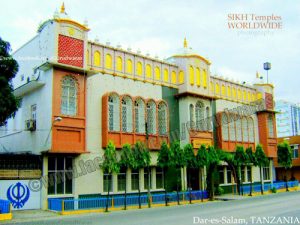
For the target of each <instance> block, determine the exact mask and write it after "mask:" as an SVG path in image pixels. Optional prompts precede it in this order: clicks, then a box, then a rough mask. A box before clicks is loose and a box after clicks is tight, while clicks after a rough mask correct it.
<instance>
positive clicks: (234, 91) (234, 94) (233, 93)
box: [232, 88, 236, 98]
mask: <svg viewBox="0 0 300 225" xmlns="http://www.w3.org/2000/svg"><path fill="white" fill-rule="evenodd" d="M232 97H233V98H236V89H235V88H232Z"/></svg>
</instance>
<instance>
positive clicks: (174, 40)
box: [0, 0, 300, 102]
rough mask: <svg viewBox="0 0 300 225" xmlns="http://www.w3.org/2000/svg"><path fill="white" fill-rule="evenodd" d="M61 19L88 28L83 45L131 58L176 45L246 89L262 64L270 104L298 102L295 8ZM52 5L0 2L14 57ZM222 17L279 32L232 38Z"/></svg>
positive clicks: (148, 7) (171, 5)
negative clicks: (234, 16)
mask: <svg viewBox="0 0 300 225" xmlns="http://www.w3.org/2000/svg"><path fill="white" fill-rule="evenodd" d="M64 2H65V7H66V12H67V13H68V14H69V16H70V17H71V18H72V19H74V20H77V21H78V22H83V21H84V20H85V19H87V20H88V23H89V27H90V28H91V31H90V32H89V39H91V40H94V39H95V38H96V37H98V38H99V40H100V42H102V43H105V42H107V41H110V42H111V44H112V45H117V44H121V45H122V47H124V48H127V47H128V46H130V47H131V48H132V49H133V50H134V51H136V50H137V49H140V50H141V51H142V53H144V54H146V53H150V54H151V55H153V56H154V55H158V56H159V57H160V58H162V59H163V58H166V57H168V56H170V55H172V54H173V53H174V52H176V50H177V49H178V48H181V47H182V45H183V38H184V37H186V38H187V40H188V44H189V46H190V47H192V48H193V49H194V51H196V52H197V53H198V54H200V55H202V56H204V57H207V58H209V60H211V62H212V65H211V72H212V74H217V75H219V76H224V77H228V78H230V79H231V78H232V79H234V80H239V81H240V82H242V81H246V82H247V83H252V82H253V81H254V79H255V74H256V71H258V72H260V73H261V74H262V75H264V74H265V71H264V70H263V63H264V62H266V61H269V62H271V63H272V69H271V71H269V80H270V81H271V82H272V83H273V84H274V85H275V88H276V89H275V90H276V91H275V98H276V99H286V100H289V101H292V102H300V100H299V98H298V97H299V96H300V95H299V94H297V90H298V85H299V83H300V76H299V69H300V60H299V56H300V44H299V43H300V28H299V27H300V13H299V12H300V1H293V0H286V1H279V0H253V1H220V0H218V1H217V0H215V1H213V0H211V1H209V0H206V1H204V0H185V1H183V0H176V1H175V0H126V1H124V0H109V1H108V0H105V1H104V0H98V1H97V0H84V1H80V0H65V1H64ZM61 3H62V1H58V0H51V1H49V0H48V1H45V0H26V1H21V0H19V1H17V0H10V1H5V3H4V1H3V2H2V6H4V9H5V10H3V9H2V10H1V14H0V21H1V23H0V36H1V37H2V38H3V39H5V40H7V41H9V42H10V43H11V45H12V48H13V50H16V49H17V48H18V47H20V46H21V45H22V44H24V43H25V42H26V41H28V40H29V39H30V38H32V37H33V36H34V35H35V34H36V31H37V27H38V25H39V23H40V22H42V21H44V20H46V19H49V18H52V16H53V13H54V11H55V9H58V10H59V8H60V5H61ZM229 13H247V14H256V15H259V16H269V15H272V14H274V15H277V16H281V18H282V20H281V22H282V26H283V28H282V29H281V30H275V31H272V32H267V33H265V35H263V34H264V33H263V32H262V30H259V31H258V32H254V33H248V32H245V31H244V32H243V33H239V32H237V31H235V30H230V29H228V24H227V23H228V20H227V16H228V14H229Z"/></svg>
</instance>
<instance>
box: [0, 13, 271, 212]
mask: <svg viewBox="0 0 300 225" xmlns="http://www.w3.org/2000/svg"><path fill="white" fill-rule="evenodd" d="M88 31H89V28H88V27H87V25H82V24H80V23H78V22H76V21H74V20H71V19H70V18H68V17H67V16H66V13H65V10H64V7H63V8H62V9H61V12H60V13H56V14H55V15H54V18H53V19H50V20H48V21H46V22H44V23H43V24H42V25H41V26H40V27H39V29H38V33H37V35H36V36H35V37H33V38H32V39H31V40H30V41H29V42H28V43H26V44H24V45H23V46H22V47H21V48H20V49H18V50H17V51H16V52H15V53H14V55H13V56H14V57H16V58H19V59H21V58H26V57H33V58H34V59H35V60H29V61H28V60H27V61H19V67H20V69H19V72H18V74H17V76H16V77H15V78H14V80H13V85H14V87H15V91H14V93H15V95H16V96H18V97H21V98H22V105H21V107H20V109H19V110H18V112H17V113H16V116H15V118H13V119H9V120H8V123H7V126H6V127H3V129H2V136H1V137H0V150H1V152H2V156H3V157H6V161H5V163H4V164H3V165H5V166H2V164H1V166H2V168H0V179H4V178H5V179H7V180H12V181H11V183H9V184H7V185H10V186H12V185H16V184H15V183H13V182H17V181H15V180H16V179H19V180H21V181H22V183H21V184H18V185H19V186H22V187H23V188H24V187H26V182H27V184H30V185H31V186H32V187H33V188H35V189H37V192H40V195H39V198H38V197H37V199H36V201H37V202H39V204H38V205H39V206H40V207H41V208H46V206H47V199H49V198H82V197H89V196H99V195H103V194H106V193H107V190H108V182H112V185H111V191H112V192H113V194H122V193H123V191H124V188H125V186H124V185H125V182H124V181H125V179H127V190H128V192H129V193H134V192H136V191H137V184H138V183H137V182H140V186H141V189H142V191H146V190H147V186H148V182H147V180H148V179H147V177H148V176H151V179H150V180H151V190H152V191H162V190H163V176H164V174H163V173H162V171H161V169H160V168H158V167H156V161H157V154H158V150H159V148H160V145H161V143H162V141H166V142H168V143H171V142H172V141H174V140H180V141H181V144H182V146H184V145H185V144H186V143H192V145H193V147H194V148H195V151H196V150H197V149H198V148H199V147H200V145H201V144H205V145H215V146H216V147H218V148H222V149H224V150H226V151H229V152H233V151H234V150H235V148H236V145H243V146H244V147H252V148H253V149H254V148H255V146H256V145H257V144H258V143H261V144H262V145H263V148H264V150H265V152H266V154H267V156H268V157H269V158H270V159H271V161H270V165H269V166H268V167H266V168H264V169H263V177H264V181H265V182H272V181H273V161H272V159H273V158H274V157H276V145H277V137H276V123H275V112H274V109H273V86H272V85H271V84H263V83H260V84H255V85H252V86H251V85H245V84H240V83H237V82H233V81H230V80H227V79H224V78H222V77H217V76H212V75H211V72H210V64H211V63H210V62H209V61H208V60H207V59H205V58H203V57H202V56H200V55H198V54H197V53H195V52H193V51H192V49H191V48H189V47H188V45H187V42H186V40H185V41H184V46H183V48H181V49H180V50H179V51H178V52H177V53H176V54H175V55H173V56H171V57H170V58H168V59H167V60H165V61H164V60H159V59H157V58H152V57H150V56H145V55H141V54H140V53H135V52H132V51H131V49H127V50H124V49H122V48H121V47H120V46H118V47H112V46H110V44H109V43H106V44H101V43H99V42H98V41H95V42H92V41H89V40H88ZM241 112H242V113H241ZM146 121H147V124H148V133H149V140H148V141H147V145H148V148H149V149H150V150H151V156H152V160H151V173H150V174H147V171H146V170H145V171H144V170H143V169H142V170H140V171H135V170H132V171H131V170H130V169H128V170H121V171H120V173H119V174H114V175H113V176H112V177H110V176H109V175H108V174H106V173H103V171H102V170H99V160H100V159H101V156H102V155H103V152H104V151H103V149H104V148H105V147H106V146H107V143H108V141H109V140H111V141H113V142H114V144H115V145H116V148H117V150H118V154H119V149H120V148H121V147H122V145H123V144H125V143H129V144H134V143H136V142H137V141H143V142H146V132H145V123H146ZM221 121H223V122H222V123H221ZM16 155H18V157H20V158H21V159H22V157H23V158H24V160H18V161H13V159H15V158H16ZM2 156H1V157H2ZM25 159H26V160H25ZM28 159H33V160H28ZM242 171H243V179H244V182H245V183H248V182H249V180H250V176H252V178H253V181H254V182H258V181H259V177H260V176H259V169H258V168H257V167H250V166H247V167H244V168H242ZM21 174H22V175H21ZM220 175H221V176H220V181H221V183H222V185H223V186H224V187H229V188H231V186H232V184H233V182H234V181H233V178H232V172H231V170H230V169H229V168H228V167H227V166H226V164H224V166H220ZM41 176H42V183H43V185H42V187H41V189H38V183H36V182H34V179H36V178H39V177H41ZM187 176H191V177H192V180H193V183H192V188H193V189H194V190H195V189H199V186H200V181H199V180H200V179H199V171H197V170H188V171H187V170H186V168H184V169H182V175H181V178H182V188H183V189H187V182H186V181H187ZM47 177H48V180H47V179H45V178H47ZM202 180H205V179H202ZM29 181H30V182H29ZM2 190H3V189H2ZM0 194H1V193H0ZM0 197H1V196H0ZM39 206H37V205H35V206H32V207H31V208H36V207H39Z"/></svg>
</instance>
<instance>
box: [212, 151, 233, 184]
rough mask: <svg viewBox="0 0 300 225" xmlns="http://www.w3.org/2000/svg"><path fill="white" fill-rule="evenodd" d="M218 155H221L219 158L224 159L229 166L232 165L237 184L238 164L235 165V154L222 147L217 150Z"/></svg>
mask: <svg viewBox="0 0 300 225" xmlns="http://www.w3.org/2000/svg"><path fill="white" fill-rule="evenodd" d="M217 153H218V156H219V160H220V161H224V162H226V163H227V165H228V167H230V169H231V171H232V173H233V177H234V180H235V183H236V184H237V183H238V182H237V179H238V178H237V174H236V165H235V160H234V154H232V153H230V152H226V151H224V150H222V149H219V150H218V151H217Z"/></svg>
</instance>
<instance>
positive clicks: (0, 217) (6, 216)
mask: <svg viewBox="0 0 300 225" xmlns="http://www.w3.org/2000/svg"><path fill="white" fill-rule="evenodd" d="M11 219H12V213H5V214H0V221H1V220H11Z"/></svg>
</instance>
